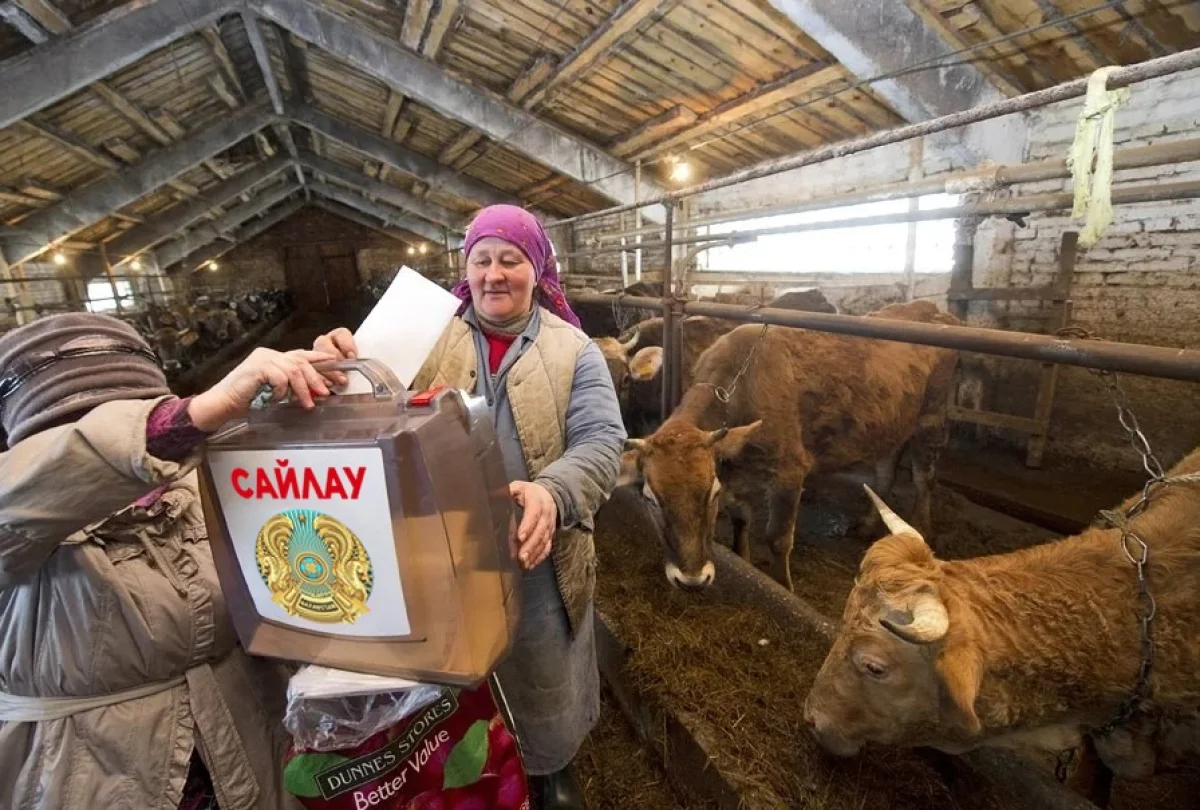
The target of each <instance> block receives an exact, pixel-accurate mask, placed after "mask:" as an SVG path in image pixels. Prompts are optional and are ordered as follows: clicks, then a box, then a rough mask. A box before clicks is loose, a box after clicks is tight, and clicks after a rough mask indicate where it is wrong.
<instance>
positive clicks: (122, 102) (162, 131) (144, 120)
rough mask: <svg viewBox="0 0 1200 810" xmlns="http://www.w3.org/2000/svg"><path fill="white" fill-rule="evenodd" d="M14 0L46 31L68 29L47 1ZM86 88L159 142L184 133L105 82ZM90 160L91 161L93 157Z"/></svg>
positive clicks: (213, 167) (56, 32) (165, 142)
mask: <svg viewBox="0 0 1200 810" xmlns="http://www.w3.org/2000/svg"><path fill="white" fill-rule="evenodd" d="M16 4H17V5H19V6H20V7H21V9H22V10H23V11H24V12H25V13H27V14H28V15H29V16H30V17H31V18H33V19H36V20H37V24H38V25H39V26H43V27H45V29H46V32H47V33H48V34H50V35H54V36H62V35H64V34H67V33H69V32H70V31H71V21H70V20H69V19H67V17H66V15H64V14H63V13H62V12H60V11H59V10H58V9H57V8H55V7H54V6H53V5H52V4H51V3H49V2H48V0H16ZM38 41H44V40H38ZM226 56H228V54H226ZM88 89H89V90H91V91H92V92H93V93H95V94H96V96H97V97H99V98H100V100H101V101H103V102H104V103H106V104H107V105H108V106H109V107H111V108H112V109H113V110H115V111H116V112H117V114H118V115H120V116H121V117H122V118H124V119H125V120H126V121H128V122H129V123H130V124H131V125H132V126H133V127H134V128H135V129H140V130H141V131H142V132H144V133H146V135H148V136H149V137H150V138H151V139H153V140H154V141H156V142H157V143H158V145H159V146H169V145H170V144H171V143H173V142H174V141H176V140H178V139H179V138H182V137H183V136H184V135H185V134H186V133H185V132H184V131H183V128H182V127H180V126H179V125H178V123H175V124H174V128H173V129H171V130H170V131H168V128H167V127H164V126H162V125H161V124H160V122H158V121H156V120H154V119H153V118H151V117H150V116H149V115H147V114H146V112H145V110H143V109H141V108H140V107H138V106H137V105H136V104H134V103H133V102H132V101H130V100H129V99H128V98H126V97H125V96H124V95H122V94H121V93H120V92H118V91H117V90H115V89H113V88H112V87H110V86H109V85H108V84H106V83H105V82H102V81H97V82H93V83H92V84H91V85H89V87H88ZM162 114H163V115H167V114H166V113H165V111H163V112H162ZM167 117H168V118H170V116H169V115H167ZM171 121H172V122H173V121H174V119H171ZM60 140H61V139H60ZM75 151H76V153H77V154H81V153H80V151H79V150H78V149H76V150H75ZM83 156H84V157H85V158H87V157H88V156H87V155H83ZM93 162H95V161H94V160H93ZM204 165H205V167H207V168H208V169H209V170H210V171H212V172H213V174H215V175H216V176H217V177H220V178H224V177H227V176H228V174H227V173H224V172H222V171H221V170H220V168H219V167H217V166H216V165H215V164H212V163H210V162H208V161H205V163H204ZM106 168H108V170H109V171H114V170H115V169H116V166H115V165H114V166H113V167H106ZM176 187H177V188H179V189H180V190H181V191H183V192H184V193H185V194H190V193H193V192H192V191H190V190H189V189H188V188H180V187H179V186H176Z"/></svg>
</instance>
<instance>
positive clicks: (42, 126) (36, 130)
mask: <svg viewBox="0 0 1200 810" xmlns="http://www.w3.org/2000/svg"><path fill="white" fill-rule="evenodd" d="M16 126H17V128H18V129H23V130H24V131H25V132H26V134H27V135H32V136H34V137H39V138H45V139H46V140H48V141H52V142H53V143H56V144H58V145H59V146H61V147H62V148H64V149H66V150H68V151H69V152H71V153H72V154H74V155H76V156H77V157H79V158H82V159H83V160H86V161H87V162H89V163H92V164H94V165H96V166H99V167H100V168H101V169H104V170H105V171H109V172H115V171H117V170H118V169H120V168H121V164H119V163H117V162H116V161H115V160H113V159H112V158H110V157H108V156H107V155H104V154H102V153H101V152H100V151H99V150H97V149H93V148H92V147H91V146H88V145H87V144H86V143H84V142H83V141H82V140H81V139H79V138H77V137H75V136H74V135H72V134H70V133H67V132H63V131H62V130H60V129H55V128H54V127H52V126H50V125H49V124H46V123H43V122H42V121H39V120H37V118H36V116H35V117H34V118H31V119H29V120H26V121H20V122H18V123H17V124H16Z"/></svg>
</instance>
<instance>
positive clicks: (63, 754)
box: [0, 398, 300, 810]
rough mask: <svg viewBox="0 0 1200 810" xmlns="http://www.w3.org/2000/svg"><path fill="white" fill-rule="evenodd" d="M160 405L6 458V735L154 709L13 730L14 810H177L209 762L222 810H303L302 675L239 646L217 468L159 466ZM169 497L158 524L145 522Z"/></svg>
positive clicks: (137, 404) (9, 758)
mask: <svg viewBox="0 0 1200 810" xmlns="http://www.w3.org/2000/svg"><path fill="white" fill-rule="evenodd" d="M160 401H162V399H161V398H160V399H155V400H137V401H117V402H110V403H106V404H104V405H100V406H98V407H97V408H95V409H94V410H92V411H91V412H90V413H88V415H87V416H85V417H83V418H82V419H80V420H79V421H78V422H75V423H73V424H70V425H64V426H61V427H57V428H53V429H51V430H47V431H45V432H43V433H41V434H38V435H35V436H32V437H30V438H28V439H26V440H25V441H22V442H20V443H18V444H17V445H16V446H15V447H13V448H12V449H10V450H9V451H8V452H5V453H2V454H0V721H2V720H3V718H4V717H5V716H7V717H9V718H13V717H36V716H51V717H53V716H57V715H60V714H64V713H66V710H64V709H63V707H61V706H56V705H55V704H56V702H57V701H55V700H54V699H55V698H59V699H61V698H80V697H92V696H108V695H112V694H113V693H118V692H125V691H126V690H133V689H139V688H141V689H143V691H149V692H153V693H152V694H149V695H147V696H143V697H134V698H132V699H127V700H124V701H123V702H119V703H116V704H113V705H108V706H103V707H100V708H92V709H89V710H85V711H79V712H78V713H75V714H70V715H69V716H66V717H62V718H60V719H48V720H42V721H40V722H18V721H15V720H11V719H10V720H9V721H8V722H0V807H4V808H88V809H89V810H90V809H91V808H97V809H99V808H105V809H106V810H108V808H130V810H143V809H144V808H174V807H176V806H177V805H178V803H179V800H180V797H181V794H182V790H183V785H184V779H185V777H186V775H187V770H188V764H189V758H190V755H191V752H192V747H193V744H194V745H196V746H198V747H199V750H200V751H201V753H202V755H203V757H204V760H205V762H206V764H207V765H208V768H209V771H210V773H211V774H212V778H213V782H214V785H215V786H216V789H217V794H218V801H219V802H220V805H221V807H222V810H235V809H236V808H272V809H273V808H281V807H289V808H298V807H299V806H300V805H299V804H298V803H296V802H295V800H293V799H291V798H290V797H288V796H287V794H286V793H284V791H283V790H282V787H281V758H282V755H283V746H284V744H285V742H286V732H285V731H284V729H283V727H282V725H281V723H280V720H281V717H282V711H283V700H284V693H285V689H286V678H287V671H286V669H285V668H284V667H283V666H282V665H281V664H279V663H275V662H269V661H265V660H261V659H252V658H250V657H248V656H247V655H245V654H244V653H243V652H242V651H241V648H240V647H239V646H238V645H237V643H236V637H235V635H234V631H233V627H232V625H231V624H230V623H229V621H228V619H227V618H226V607H225V602H224V599H223V597H222V595H221V592H220V589H219V587H218V585H217V576H216V572H215V570H214V569H213V563H212V557H211V554H210V552H209V547H208V540H207V538H206V534H205V529H204V522H203V517H202V515H201V510H200V501H199V497H198V495H197V492H196V484H195V474H194V473H193V472H192V469H193V467H194V466H195V465H196V463H197V462H198V461H199V452H198V451H197V452H196V453H195V454H193V456H192V457H191V458H189V459H188V461H187V462H186V463H185V464H182V465H180V464H175V463H172V462H166V461H161V460H158V459H156V458H153V457H151V456H149V455H148V454H147V452H146V420H147V418H148V416H149V414H150V411H151V410H152V409H153V408H154V406H155V405H156V404H157V403H158V402H160ZM172 482H173V483H172ZM166 483H171V487H170V489H169V490H168V491H167V492H166V493H165V494H164V495H163V496H162V498H161V499H160V500H159V501H158V502H157V503H156V504H154V505H153V506H151V507H150V508H149V509H143V508H140V507H134V506H129V504H132V503H133V502H134V501H136V500H137V499H139V498H141V497H142V496H143V495H145V494H147V493H148V492H149V491H150V490H152V489H153V488H154V487H156V486H158V485H160V484H166ZM114 513H115V514H114ZM110 515H111V517H106V516H110ZM164 684H166V685H167V688H163V687H164ZM28 696H37V697H39V698H49V699H50V700H32V701H31V700H30V699H29V698H28ZM95 702H99V703H107V702H110V699H108V698H104V697H101V698H100V699H99V700H97V701H95ZM75 703H76V705H78V701H76V702H75ZM70 708H71V707H67V709H70Z"/></svg>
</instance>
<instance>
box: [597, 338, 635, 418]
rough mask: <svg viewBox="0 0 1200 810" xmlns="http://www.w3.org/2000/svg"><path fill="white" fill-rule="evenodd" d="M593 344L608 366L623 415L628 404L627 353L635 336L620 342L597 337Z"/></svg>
mask: <svg viewBox="0 0 1200 810" xmlns="http://www.w3.org/2000/svg"><path fill="white" fill-rule="evenodd" d="M592 340H593V342H594V343H595V344H596V346H597V347H598V348H599V349H600V353H601V354H603V355H604V362H605V363H607V364H608V373H609V375H611V376H612V383H613V389H614V390H615V391H616V392H617V400H618V402H620V404H621V413H625V412H626V410H627V407H628V404H629V360H628V357H629V352H631V351H632V350H633V347H634V344H635V343H637V334H636V333H635V334H634V337H633V339H632V340H626V341H625V342H622V341H621V340H620V339H618V338H612V337H598V338H593V339H592Z"/></svg>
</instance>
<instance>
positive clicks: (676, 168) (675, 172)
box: [671, 158, 692, 183]
mask: <svg viewBox="0 0 1200 810" xmlns="http://www.w3.org/2000/svg"><path fill="white" fill-rule="evenodd" d="M672 163H673V164H674V165H672V166H671V179H672V180H674V181H675V182H677V183H683V182H686V181H687V179H688V178H689V177H691V176H692V167H691V166H690V165H689V164H688V162H687V161H686V160H680V159H679V158H675V159H674V160H673V161H672Z"/></svg>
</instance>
